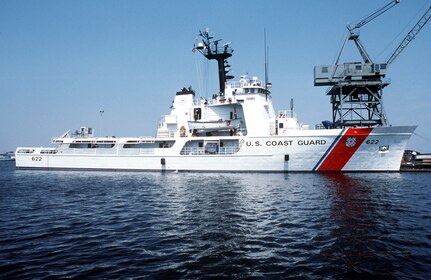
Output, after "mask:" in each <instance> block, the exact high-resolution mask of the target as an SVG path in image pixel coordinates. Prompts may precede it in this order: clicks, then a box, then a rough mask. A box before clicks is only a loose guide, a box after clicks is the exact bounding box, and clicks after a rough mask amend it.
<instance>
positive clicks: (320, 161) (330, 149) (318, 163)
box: [313, 128, 346, 171]
mask: <svg viewBox="0 0 431 280" xmlns="http://www.w3.org/2000/svg"><path fill="white" fill-rule="evenodd" d="M345 130H346V128H343V130H341V132H340V134H338V136H337V138H335V140H334V142H332V144H331V146H329V148H328V150H326V152H325V154H324V155H323V156H322V158H321V159H320V160H319V161H318V162H317V164H316V165H315V166H314V168H313V171H316V169H317V168H318V167H319V166H320V164H322V162H323V160H325V158H326V157H327V156H328V154H329V153H330V152H331V151H332V148H334V146H335V144H337V143H338V141H339V140H340V138H341V136H343V134H344V131H345Z"/></svg>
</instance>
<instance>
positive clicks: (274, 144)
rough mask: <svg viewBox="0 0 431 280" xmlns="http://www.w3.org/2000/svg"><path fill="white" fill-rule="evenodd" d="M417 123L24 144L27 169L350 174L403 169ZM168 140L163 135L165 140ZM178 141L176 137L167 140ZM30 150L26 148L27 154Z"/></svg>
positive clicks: (19, 159)
mask: <svg viewBox="0 0 431 280" xmlns="http://www.w3.org/2000/svg"><path fill="white" fill-rule="evenodd" d="M415 128H416V126H392V127H375V128H346V129H323V130H293V131H291V135H288V136H267V137H246V136H230V137H229V136H228V137H194V138H193V139H190V138H186V137H180V138H175V143H174V144H173V145H172V146H171V147H169V148H162V147H161V148H151V149H126V148H124V146H122V145H121V144H120V143H121V139H118V140H116V141H117V143H118V144H116V145H115V146H113V147H112V148H109V149H72V148H67V149H62V148H61V147H60V148H55V149H54V148H18V149H17V151H16V167H17V168H20V169H21V168H23V169H26V168H27V169H72V170H130V171H212V172H214V171H217V172H256V171H257V172H289V171H291V172H292V171H293V172H295V171H296V172H300V171H302V172H331V171H335V172H339V171H342V172H346V171H398V170H399V169H400V163H401V158H402V155H403V153H404V150H405V147H406V145H407V142H408V140H409V138H410V136H411V135H412V133H413V131H414V130H415ZM160 140H163V139H159V141H160ZM166 140H170V141H172V139H166ZM192 140H193V141H201V142H202V143H206V142H207V143H214V142H217V141H218V143H219V142H220V141H225V140H226V141H231V140H236V141H237V142H238V143H239V145H238V147H237V148H236V149H231V150H227V149H224V150H223V148H222V147H220V148H218V149H219V150H214V149H212V150H211V149H206V146H202V147H200V148H197V149H191V150H190V153H188V152H187V149H184V147H185V145H186V144H187V142H190V141H192ZM23 151H24V152H23Z"/></svg>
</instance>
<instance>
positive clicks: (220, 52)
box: [194, 30, 234, 95]
mask: <svg viewBox="0 0 431 280" xmlns="http://www.w3.org/2000/svg"><path fill="white" fill-rule="evenodd" d="M199 36H200V37H201V38H202V41H201V42H199V43H198V44H197V45H195V46H194V49H196V50H198V51H199V52H200V53H201V54H202V55H203V56H205V57H206V58H207V59H208V60H211V59H214V60H217V65H218V76H219V89H220V95H224V93H225V83H226V80H230V79H233V78H234V76H231V75H227V73H228V72H229V71H230V65H229V63H228V61H227V59H228V58H229V57H231V56H232V53H233V49H232V48H231V47H230V46H229V45H230V42H229V43H226V44H223V46H222V47H219V43H220V41H221V39H218V40H212V39H213V38H214V37H213V36H211V35H210V34H209V31H208V30H205V31H199Z"/></svg>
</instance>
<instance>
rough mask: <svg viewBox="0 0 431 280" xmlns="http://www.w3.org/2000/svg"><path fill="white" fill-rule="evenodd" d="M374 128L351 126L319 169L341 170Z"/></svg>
mask: <svg viewBox="0 0 431 280" xmlns="http://www.w3.org/2000/svg"><path fill="white" fill-rule="evenodd" d="M372 130H373V129H372V128H349V129H348V130H347V131H346V133H344V135H343V136H342V137H341V139H340V140H339V141H338V143H337V144H336V145H335V147H334V148H333V149H332V151H331V152H330V153H329V154H328V156H327V157H326V158H325V160H324V161H323V163H322V164H321V165H320V166H319V168H318V169H317V171H341V170H342V169H343V167H344V166H345V165H346V163H347V162H348V161H349V160H350V159H351V158H352V156H353V155H354V154H355V152H356V151H357V150H358V148H359V147H360V146H361V144H362V142H364V140H365V139H366V138H367V137H368V135H370V133H371V131H372Z"/></svg>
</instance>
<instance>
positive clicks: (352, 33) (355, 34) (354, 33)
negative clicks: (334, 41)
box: [337, 0, 401, 63]
mask: <svg viewBox="0 0 431 280" xmlns="http://www.w3.org/2000/svg"><path fill="white" fill-rule="evenodd" d="M400 1H401V0H391V2H389V3H387V4H386V5H384V6H383V7H381V8H380V9H378V10H376V11H374V12H373V13H371V14H370V15H368V16H367V17H365V18H364V19H363V20H361V21H359V22H358V23H356V24H355V25H351V24H348V25H347V26H346V27H347V30H348V31H349V35H348V37H347V39H349V40H353V41H354V42H355V44H356V47H357V48H358V50H359V53H360V54H361V56H362V59H363V60H364V62H365V63H372V62H373V61H372V60H371V58H370V56H369V55H368V53H367V51H366V50H365V48H364V46H363V45H362V43H361V41H360V40H359V31H358V30H359V28H361V27H362V26H364V25H365V24H367V23H369V22H370V21H372V20H373V19H375V18H377V17H378V16H380V15H381V14H383V13H385V12H386V11H387V10H389V9H390V8H392V7H394V6H395V5H396V4H398V3H400ZM342 51H343V50H341V51H340V53H339V55H338V57H340V55H341V53H342ZM337 61H338V59H337Z"/></svg>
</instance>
